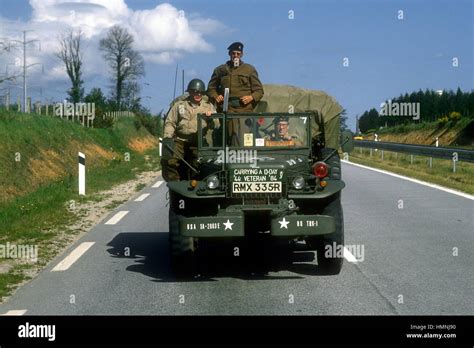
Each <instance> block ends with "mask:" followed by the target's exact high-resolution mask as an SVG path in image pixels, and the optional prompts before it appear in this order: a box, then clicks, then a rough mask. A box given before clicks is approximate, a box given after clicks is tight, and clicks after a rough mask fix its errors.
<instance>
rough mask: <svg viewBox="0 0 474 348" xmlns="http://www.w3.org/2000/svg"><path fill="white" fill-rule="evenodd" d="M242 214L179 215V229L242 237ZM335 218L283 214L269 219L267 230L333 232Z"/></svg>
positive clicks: (303, 233)
mask: <svg viewBox="0 0 474 348" xmlns="http://www.w3.org/2000/svg"><path fill="white" fill-rule="evenodd" d="M244 219H245V216H244V214H243V213H242V214H235V215H222V216H221V215H219V216H212V217H180V218H179V222H180V223H179V227H180V232H181V234H182V235H184V236H188V237H198V238H213V237H214V238H215V237H244V236H245V231H244V226H245V223H244V222H245V220H244ZM335 230H336V223H335V219H334V218H333V217H331V216H326V215H287V216H283V217H279V218H273V219H271V220H270V234H271V235H272V236H275V237H298V236H314V235H324V234H330V233H333V232H335Z"/></svg>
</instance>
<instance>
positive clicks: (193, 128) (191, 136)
mask: <svg viewBox="0 0 474 348" xmlns="http://www.w3.org/2000/svg"><path fill="white" fill-rule="evenodd" d="M186 91H187V92H188V93H189V96H188V98H186V99H185V100H181V101H178V102H176V103H175V104H174V105H173V106H172V107H171V108H170V110H169V111H168V114H167V115H166V120H165V127H164V131H163V148H162V149H163V151H162V154H163V155H162V157H161V168H162V173H163V178H164V179H165V180H166V181H175V180H182V179H186V178H185V177H184V176H185V174H186V172H187V170H188V168H187V166H186V165H185V164H184V163H182V161H181V160H180V159H179V158H178V156H176V154H178V155H179V156H180V157H181V158H184V160H186V162H188V163H190V164H191V165H192V166H195V164H196V159H197V126H198V119H197V115H198V114H206V116H211V114H212V113H214V112H215V108H214V105H212V104H211V103H209V102H208V101H204V100H203V98H202V96H203V94H204V93H205V92H206V87H205V84H204V82H203V81H202V80H199V79H193V80H191V81H190V82H189V84H188V88H187V89H186ZM168 146H169V147H170V148H171V149H173V150H174V152H175V153H176V154H175V153H173V152H172V151H170V150H169V149H168Z"/></svg>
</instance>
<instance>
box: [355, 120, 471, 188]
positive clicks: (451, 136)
mask: <svg viewBox="0 0 474 348" xmlns="http://www.w3.org/2000/svg"><path fill="white" fill-rule="evenodd" d="M473 126H474V122H473V121H471V120H468V119H462V120H461V121H460V122H458V123H456V124H455V125H449V124H448V125H446V126H444V127H440V126H439V125H438V124H437V123H436V122H433V123H427V124H412V125H403V126H398V127H393V128H387V129H383V130H380V131H379V132H378V134H379V139H380V140H381V141H389V142H397V143H409V144H422V145H433V144H434V142H435V139H436V137H438V138H439V146H449V147H460V148H467V149H474V146H472V144H473V137H474V133H473V130H472V129H473ZM364 139H369V140H373V134H371V135H365V136H364ZM381 154H382V152H381V151H380V150H379V151H375V150H374V151H372V156H370V150H369V149H360V148H356V149H354V151H353V152H352V153H351V154H350V161H351V162H355V163H360V164H364V165H367V166H370V167H374V168H380V169H384V170H387V171H390V172H394V173H397V174H401V175H405V176H408V177H412V178H416V179H419V180H423V181H427V182H430V183H434V184H438V185H441V186H445V187H449V188H452V189H455V190H459V191H463V192H466V193H469V194H474V163H469V162H457V163H456V173H453V163H452V161H450V160H443V159H437V158H433V162H432V168H430V167H429V158H428V157H422V156H414V161H413V164H412V163H411V158H410V155H409V154H401V153H399V154H396V153H394V152H389V151H384V159H383V161H382V158H381Z"/></svg>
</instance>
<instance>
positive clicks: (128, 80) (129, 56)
mask: <svg viewBox="0 0 474 348" xmlns="http://www.w3.org/2000/svg"><path fill="white" fill-rule="evenodd" d="M133 41H134V40H133V36H132V35H131V34H130V33H129V32H128V31H127V30H126V29H125V28H122V27H120V26H119V25H115V26H113V27H112V28H110V30H109V31H108V33H107V37H106V38H104V39H102V40H100V49H101V50H102V51H103V55H104V59H105V60H106V61H107V62H108V63H109V66H110V68H111V70H112V73H113V78H112V81H113V83H114V92H113V93H112V97H113V99H114V100H115V103H116V107H117V108H118V109H120V108H121V107H122V106H123V98H124V94H128V93H126V92H127V91H126V89H127V86H130V87H131V86H133V87H132V90H133V94H138V92H139V86H138V84H136V80H137V79H138V78H139V77H140V76H143V75H145V65H144V62H143V58H142V56H141V55H140V53H138V52H137V51H135V50H134V49H133V48H132V45H133Z"/></svg>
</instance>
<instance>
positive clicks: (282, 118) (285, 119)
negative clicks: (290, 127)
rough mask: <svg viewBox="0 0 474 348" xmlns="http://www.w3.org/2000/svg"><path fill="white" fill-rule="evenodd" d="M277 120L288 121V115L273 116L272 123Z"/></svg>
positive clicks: (277, 121)
mask: <svg viewBox="0 0 474 348" xmlns="http://www.w3.org/2000/svg"><path fill="white" fill-rule="evenodd" d="M279 122H287V123H290V117H289V116H277V117H275V118H274V120H273V123H275V124H277V123H279Z"/></svg>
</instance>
